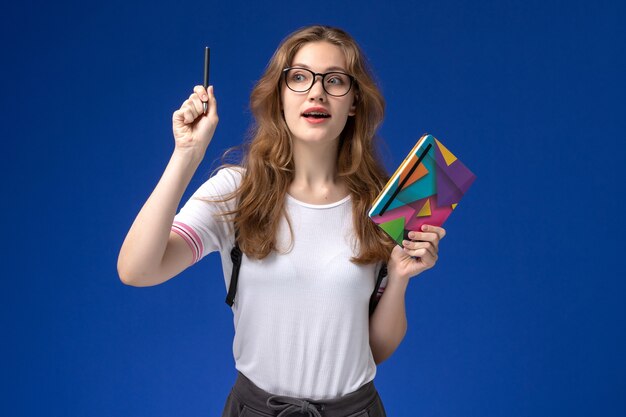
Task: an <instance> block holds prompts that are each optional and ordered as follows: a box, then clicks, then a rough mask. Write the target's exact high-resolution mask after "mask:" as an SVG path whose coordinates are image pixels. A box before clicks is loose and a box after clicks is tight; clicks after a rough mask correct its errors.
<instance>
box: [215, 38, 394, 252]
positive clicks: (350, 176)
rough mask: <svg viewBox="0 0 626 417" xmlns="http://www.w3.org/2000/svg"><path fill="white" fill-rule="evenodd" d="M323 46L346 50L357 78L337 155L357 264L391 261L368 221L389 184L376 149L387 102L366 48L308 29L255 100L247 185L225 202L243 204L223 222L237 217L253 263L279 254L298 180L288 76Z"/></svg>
mask: <svg viewBox="0 0 626 417" xmlns="http://www.w3.org/2000/svg"><path fill="white" fill-rule="evenodd" d="M320 41H324V42H329V43H331V44H333V45H337V46H338V47H340V48H341V49H342V51H343V53H344V55H345V57H346V61H347V71H348V72H349V73H350V74H351V75H353V76H354V77H355V78H356V83H355V88H356V94H355V104H356V114H355V115H354V116H351V117H349V118H348V121H347V123H346V126H345V127H344V129H343V132H342V133H341V135H340V139H339V146H338V155H337V173H338V175H339V176H340V177H342V178H343V180H344V181H345V183H346V185H347V188H348V190H349V192H350V195H351V199H352V218H353V227H354V230H355V234H356V237H357V239H358V244H359V245H358V250H359V254H358V256H356V257H353V258H352V259H351V260H352V262H355V263H358V264H368V263H372V262H377V261H383V262H386V261H387V259H388V258H389V254H390V252H391V249H392V248H393V242H392V241H391V239H389V238H388V237H387V236H386V235H385V234H384V233H382V232H381V230H380V229H379V228H378V227H377V226H376V225H374V223H373V222H372V221H371V220H370V219H369V218H368V216H367V212H368V210H369V208H370V206H371V204H372V202H373V201H374V199H375V198H376V196H377V195H378V193H379V192H380V190H381V189H382V187H383V186H384V185H385V184H386V182H387V179H388V176H387V173H386V171H385V169H384V167H383V165H382V163H381V162H380V161H379V159H378V157H377V155H376V149H375V145H374V140H375V137H376V136H375V135H376V130H377V129H378V127H379V125H380V123H381V122H382V120H383V117H384V111H385V101H384V99H383V97H382V95H381V93H380V91H379V90H378V87H377V86H376V84H375V82H374V80H373V77H372V75H371V73H370V70H369V68H368V65H367V63H366V61H365V58H364V55H363V53H362V52H361V50H360V48H359V46H358V45H357V43H356V42H355V41H354V39H353V38H352V37H351V36H350V35H349V34H347V33H346V32H345V31H343V30H341V29H338V28H333V27H328V26H309V27H304V28H301V29H299V30H297V31H295V32H293V33H292V34H290V35H289V36H287V37H286V38H285V39H284V40H283V41H282V42H281V44H280V45H279V47H278V49H277V50H276V52H274V55H273V56H272V58H271V60H270V61H269V63H268V65H267V68H266V70H265V73H264V74H263V76H262V77H261V79H260V80H259V81H258V82H257V84H256V85H255V87H254V89H253V90H252V93H251V96H250V108H251V110H252V114H253V115H254V118H255V123H254V124H253V126H252V127H251V130H250V136H251V140H250V141H249V143H247V144H245V145H244V154H243V159H242V161H241V166H242V167H243V168H244V170H243V177H242V181H241V184H240V186H239V188H238V189H237V190H236V191H235V192H234V193H233V194H232V195H230V196H227V197H226V199H227V200H229V199H231V198H236V199H237V208H236V209H235V210H233V211H230V212H225V213H223V215H225V216H232V217H231V218H232V220H233V222H234V226H235V230H236V233H237V241H238V243H239V247H240V248H241V250H242V251H243V252H244V253H245V254H246V255H247V256H249V257H253V258H257V259H262V258H264V257H266V256H267V255H268V254H269V253H270V252H272V251H274V250H277V247H276V232H277V230H278V226H279V224H280V220H281V218H282V217H283V216H285V217H286V213H285V197H286V194H287V190H288V187H289V185H290V184H291V182H292V181H293V178H294V162H293V155H292V147H291V140H290V131H289V128H288V127H287V124H286V122H285V120H284V118H283V115H282V113H281V77H282V70H283V69H284V68H286V67H288V66H289V65H290V64H291V63H292V60H293V57H294V56H295V54H296V53H297V52H298V50H299V49H300V48H301V47H302V46H303V45H305V44H306V43H309V42H320ZM287 221H289V219H288V217H287ZM289 227H290V229H291V224H289ZM292 237H293V233H292Z"/></svg>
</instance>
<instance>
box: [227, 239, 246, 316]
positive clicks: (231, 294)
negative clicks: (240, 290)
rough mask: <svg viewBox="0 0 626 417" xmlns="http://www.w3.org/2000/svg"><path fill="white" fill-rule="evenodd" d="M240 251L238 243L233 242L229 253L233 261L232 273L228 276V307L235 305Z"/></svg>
mask: <svg viewBox="0 0 626 417" xmlns="http://www.w3.org/2000/svg"><path fill="white" fill-rule="evenodd" d="M241 258H242V254H241V249H239V243H237V241H236V240H235V246H234V247H233V248H232V249H231V251H230V259H231V261H233V272H232V273H231V275H230V286H229V287H228V294H227V295H226V304H228V305H229V306H230V307H232V306H233V304H234V303H235V294H236V293H237V281H238V280H239V268H240V267H241Z"/></svg>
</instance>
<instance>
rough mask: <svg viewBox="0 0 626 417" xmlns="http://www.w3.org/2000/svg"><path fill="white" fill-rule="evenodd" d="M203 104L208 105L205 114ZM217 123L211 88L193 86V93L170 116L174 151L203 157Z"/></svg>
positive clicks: (215, 102)
mask: <svg viewBox="0 0 626 417" xmlns="http://www.w3.org/2000/svg"><path fill="white" fill-rule="evenodd" d="M203 102H207V103H208V109H207V112H206V114H205V113H204V105H203ZM218 121H219V117H218V116H217V101H216V100H215V96H214V95H213V86H210V87H209V88H208V89H205V88H204V87H203V86H201V85H197V86H195V87H194V88H193V93H192V94H191V95H190V96H189V98H188V99H187V100H185V101H184V102H183V104H182V106H180V109H178V110H176V111H175V112H174V114H173V115H172V130H173V131H174V140H175V142H176V150H179V151H184V152H190V153H192V154H194V155H197V156H199V157H200V158H202V157H204V153H205V152H206V149H207V147H208V146H209V143H210V142H211V138H213V133H215V128H216V127H217V123H218Z"/></svg>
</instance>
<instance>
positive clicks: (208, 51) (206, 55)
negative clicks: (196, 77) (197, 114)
mask: <svg viewBox="0 0 626 417" xmlns="http://www.w3.org/2000/svg"><path fill="white" fill-rule="evenodd" d="M210 62H211V48H209V47H208V46H205V47H204V89H205V90H206V89H207V88H208V87H209V63H210ZM202 106H203V107H204V113H206V111H207V109H208V108H209V103H208V102H206V101H204V102H203V103H202Z"/></svg>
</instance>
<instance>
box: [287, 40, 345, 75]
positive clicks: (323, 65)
mask: <svg viewBox="0 0 626 417" xmlns="http://www.w3.org/2000/svg"><path fill="white" fill-rule="evenodd" d="M291 66H305V67H307V68H310V69H312V70H314V71H326V70H328V69H331V68H332V69H338V68H341V69H343V70H346V69H347V68H346V57H345V55H344V53H343V51H342V50H341V48H340V47H338V46H337V45H333V44H332V43H328V42H309V43H306V44H304V45H303V46H302V47H301V48H300V49H299V50H298V52H296V54H295V55H294V57H293V60H292V62H291Z"/></svg>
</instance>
